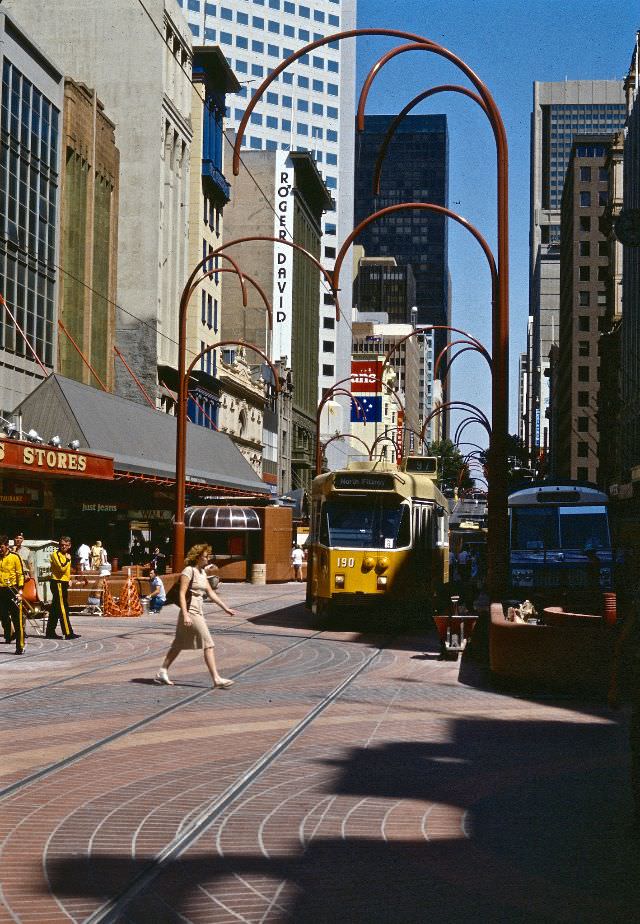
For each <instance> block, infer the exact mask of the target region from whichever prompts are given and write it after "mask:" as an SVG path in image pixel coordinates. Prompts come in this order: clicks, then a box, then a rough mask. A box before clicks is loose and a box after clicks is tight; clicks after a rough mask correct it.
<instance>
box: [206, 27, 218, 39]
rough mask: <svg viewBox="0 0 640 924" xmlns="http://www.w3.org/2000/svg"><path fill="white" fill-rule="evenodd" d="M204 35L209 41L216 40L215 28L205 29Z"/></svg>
mask: <svg viewBox="0 0 640 924" xmlns="http://www.w3.org/2000/svg"><path fill="white" fill-rule="evenodd" d="M204 37H205V39H207V41H209V42H215V40H216V30H215V29H205V30H204Z"/></svg>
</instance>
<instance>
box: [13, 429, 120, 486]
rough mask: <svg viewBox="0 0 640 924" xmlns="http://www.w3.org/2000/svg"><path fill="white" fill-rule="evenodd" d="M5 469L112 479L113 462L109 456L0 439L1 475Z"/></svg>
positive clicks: (40, 473)
mask: <svg viewBox="0 0 640 924" xmlns="http://www.w3.org/2000/svg"><path fill="white" fill-rule="evenodd" d="M7 469H16V470H18V471H22V472H33V473H34V474H39V475H43V474H48V475H72V476H76V477H78V476H82V477H84V478H104V479H108V480H112V479H113V459H111V458H109V457H108V456H98V455H95V454H94V453H83V452H68V451H67V450H66V449H52V448H51V447H50V446H38V445H34V444H33V443H25V442H23V441H21V440H8V439H7V440H4V439H0V474H2V471H3V470H7Z"/></svg>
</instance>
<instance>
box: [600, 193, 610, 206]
mask: <svg viewBox="0 0 640 924" xmlns="http://www.w3.org/2000/svg"><path fill="white" fill-rule="evenodd" d="M608 202H609V193H608V192H607V191H606V190H602V189H601V190H600V192H599V193H598V205H607V204H608Z"/></svg>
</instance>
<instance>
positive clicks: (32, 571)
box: [13, 533, 36, 581]
mask: <svg viewBox="0 0 640 924" xmlns="http://www.w3.org/2000/svg"><path fill="white" fill-rule="evenodd" d="M23 543H24V533H18V534H17V535H16V537H15V539H14V540H13V551H14V552H15V553H16V555H17V556H18V557H19V558H20V560H21V561H22V572H23V574H24V579H25V581H26V580H27V578H35V576H36V568H35V562H34V560H33V554H32V553H31V552H30V551H29V549H25V548H24V546H23Z"/></svg>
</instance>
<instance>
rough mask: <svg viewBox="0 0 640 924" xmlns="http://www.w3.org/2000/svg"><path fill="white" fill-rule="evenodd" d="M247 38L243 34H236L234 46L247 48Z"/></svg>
mask: <svg viewBox="0 0 640 924" xmlns="http://www.w3.org/2000/svg"><path fill="white" fill-rule="evenodd" d="M248 47H249V39H248V38H245V37H244V35H236V48H248Z"/></svg>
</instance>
